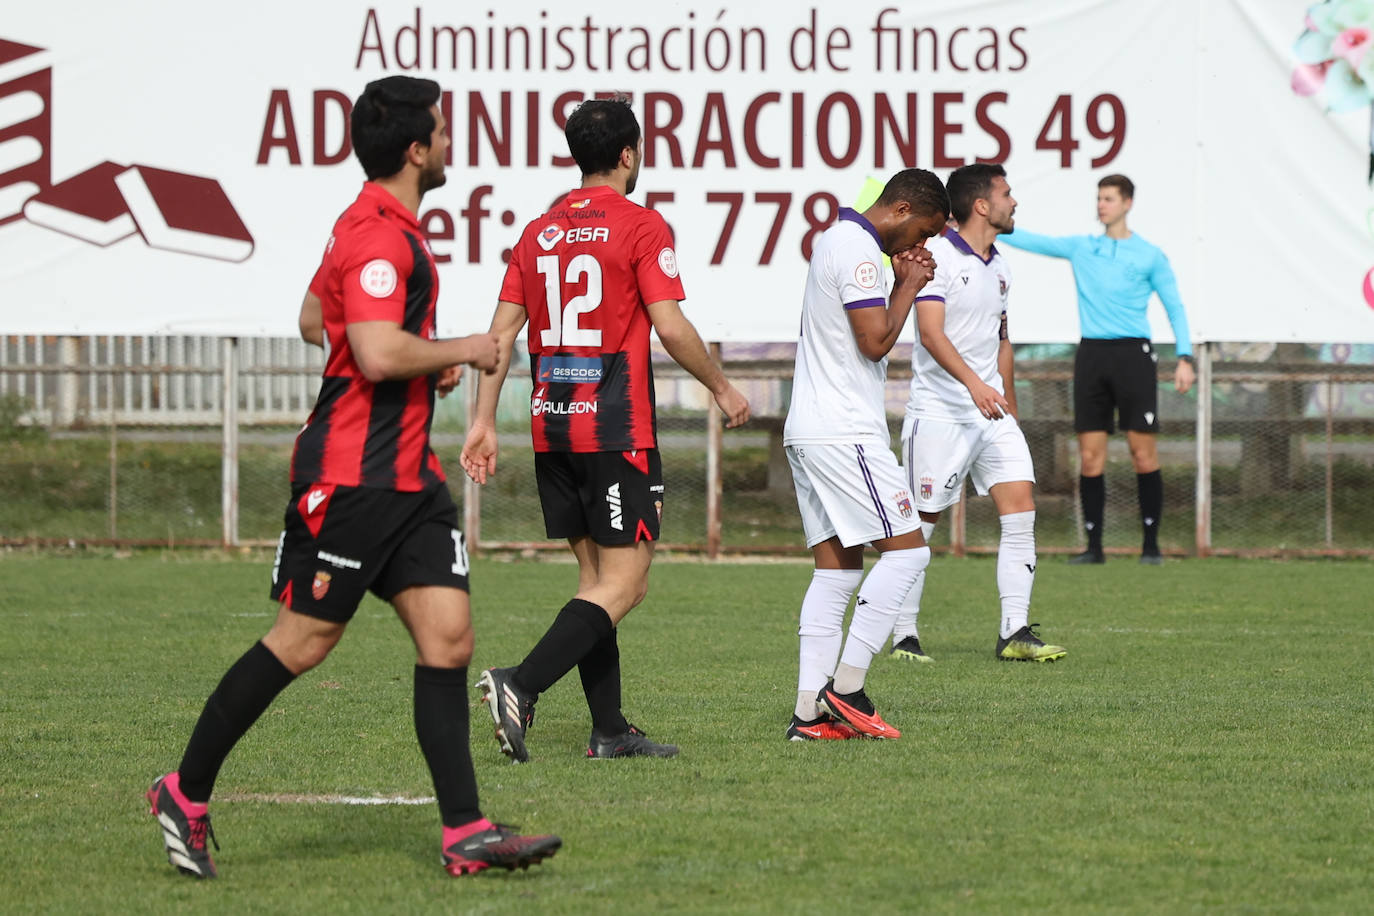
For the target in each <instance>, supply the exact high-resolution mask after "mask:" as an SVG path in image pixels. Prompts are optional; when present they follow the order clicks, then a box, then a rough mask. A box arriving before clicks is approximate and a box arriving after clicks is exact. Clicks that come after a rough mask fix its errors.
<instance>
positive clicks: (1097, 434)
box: [999, 175, 1196, 566]
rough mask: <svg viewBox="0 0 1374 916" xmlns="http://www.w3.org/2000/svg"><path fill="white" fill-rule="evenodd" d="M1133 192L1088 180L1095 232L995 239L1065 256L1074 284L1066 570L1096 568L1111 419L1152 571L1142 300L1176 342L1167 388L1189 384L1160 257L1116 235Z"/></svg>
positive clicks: (1152, 416)
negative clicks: (1074, 446) (1124, 449)
mask: <svg viewBox="0 0 1374 916" xmlns="http://www.w3.org/2000/svg"><path fill="white" fill-rule="evenodd" d="M1134 198H1135V185H1134V184H1132V183H1131V180H1130V179H1129V178H1127V177H1126V176H1125V175H1108V176H1107V177H1106V178H1103V179H1102V180H1101V181H1099V182H1098V183H1097V218H1098V220H1100V221H1101V223H1102V225H1103V226H1104V227H1105V228H1106V232H1104V233H1103V234H1102V235H1073V236H1066V237H1062V238H1052V237H1050V236H1045V235H1036V234H1035V233H1033V232H1026V231H1024V230H1022V229H1017V230H1016V231H1015V232H1014V233H1009V234H1007V235H1003V236H1002V237H1001V238H1000V239H999V241H1000V242H1002V243H1003V244H1006V245H1010V246H1012V247H1015V248H1021V249H1024V250H1026V251H1033V252H1035V253H1036V254H1045V255H1049V256H1050V257H1055V258H1067V259H1068V261H1069V263H1070V264H1071V265H1073V279H1074V283H1075V285H1077V287H1078V323H1079V326H1080V328H1081V329H1082V334H1083V340H1082V341H1081V342H1080V343H1079V346H1078V355H1077V356H1076V357H1075V359H1074V365H1073V427H1074V430H1075V431H1076V432H1077V433H1078V455H1079V462H1080V464H1081V468H1080V471H1079V473H1080V474H1081V476H1080V477H1079V499H1080V500H1081V501H1082V505H1083V527H1084V528H1085V529H1086V531H1087V534H1088V549H1087V550H1086V551H1084V552H1083V553H1081V554H1078V555H1076V556H1074V557H1073V558H1072V559H1070V560H1069V562H1070V563H1074V564H1083V563H1102V562H1104V557H1103V555H1102V513H1103V507H1104V505H1105V504H1106V501H1107V489H1106V486H1105V484H1104V481H1103V477H1102V473H1103V469H1104V467H1105V465H1106V461H1107V436H1108V435H1109V434H1111V433H1112V432H1113V431H1114V430H1115V428H1116V425H1115V423H1114V422H1113V416H1112V412H1113V411H1115V412H1116V414H1117V416H1118V417H1119V422H1120V424H1121V428H1122V429H1124V430H1125V431H1126V441H1127V442H1128V443H1129V444H1130V447H1131V461H1132V462H1133V463H1134V464H1135V473H1136V491H1137V493H1138V494H1139V497H1140V523H1141V527H1142V528H1143V529H1144V536H1143V540H1142V543H1141V549H1140V562H1141V563H1145V564H1148V565H1152V566H1157V565H1159V564H1160V563H1162V562H1163V559H1162V557H1161V556H1160V553H1159V517H1160V515H1161V514H1162V512H1163V510H1164V483H1163V480H1162V478H1161V477H1160V474H1159V448H1158V443H1157V442H1156V436H1158V434H1159V411H1158V393H1159V392H1158V385H1157V383H1156V372H1155V364H1156V363H1157V362H1158V361H1159V354H1158V353H1156V352H1155V349H1154V347H1153V346H1152V345H1151V344H1150V322H1149V319H1148V318H1147V317H1146V313H1145V310H1146V307H1147V306H1148V305H1149V303H1150V293H1152V292H1154V293H1158V294H1159V299H1160V301H1161V302H1163V303H1164V311H1165V312H1167V313H1168V315H1169V324H1170V325H1171V326H1172V327H1173V329H1174V339H1175V340H1176V341H1177V342H1178V344H1177V351H1178V366H1177V368H1175V369H1174V388H1175V389H1176V390H1177V391H1179V392H1180V393H1182V392H1186V391H1187V390H1188V389H1189V388H1191V387H1193V381H1194V379H1195V378H1196V374H1195V373H1194V371H1193V355H1192V354H1193V348H1192V343H1191V342H1190V339H1189V336H1188V316H1187V314H1185V313H1184V311H1183V300H1181V299H1180V298H1179V295H1178V283H1177V281H1176V280H1175V279H1174V271H1173V269H1172V268H1171V267H1170V266H1169V259H1168V258H1166V257H1165V256H1164V252H1163V251H1161V250H1160V249H1158V248H1156V247H1155V246H1154V245H1151V244H1150V243H1149V242H1147V241H1145V240H1144V239H1142V238H1141V237H1140V236H1138V235H1135V234H1134V233H1132V232H1131V230H1130V229H1128V228H1126V215H1127V214H1128V213H1130V212H1131V203H1132V201H1133V199H1134Z"/></svg>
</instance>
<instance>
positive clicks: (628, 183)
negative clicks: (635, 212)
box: [625, 157, 641, 195]
mask: <svg viewBox="0 0 1374 916" xmlns="http://www.w3.org/2000/svg"><path fill="white" fill-rule="evenodd" d="M640 161H641V160H640V159H639V158H638V157H635V167H634V169H633V171H631V172H630V177H628V178H626V179H625V194H626V195H630V194H633V193H634V190H635V185H636V184H638V183H639V163H640Z"/></svg>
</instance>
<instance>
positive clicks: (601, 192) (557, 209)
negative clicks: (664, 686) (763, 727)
mask: <svg viewBox="0 0 1374 916" xmlns="http://www.w3.org/2000/svg"><path fill="white" fill-rule="evenodd" d="M565 132H566V135H567V139H568V150H569V152H571V153H572V156H573V159H574V160H576V162H577V164H578V167H579V168H580V169H581V170H582V184H581V186H580V187H579V188H577V189H576V190H573V191H571V192H570V193H569V194H568V195H567V196H566V197H565V198H564V199H563V200H561V201H559V202H558V203H557V204H556V205H555V206H554V208H553V209H552V210H550V211H549V212H548V213H546V214H544V215H543V216H541V217H540V218H539V219H537V220H535V221H534V222H532V223H530V224H529V225H528V226H526V227H525V231H524V232H523V233H522V234H521V236H520V241H519V243H518V244H517V245H516V246H515V248H514V249H513V250H512V253H511V259H510V264H509V266H508V268H507V270H506V279H505V282H504V283H503V284H502V286H501V297H500V302H499V303H498V304H497V307H496V315H495V317H494V318H493V319H492V324H491V330H492V332H493V333H494V334H496V335H497V337H498V338H499V341H500V344H499V347H498V363H497V366H496V370H495V372H494V373H491V374H489V375H488V376H486V377H484V378H483V379H482V380H481V384H480V385H479V387H478V389H477V392H478V393H477V410H476V414H475V416H474V417H473V420H472V425H471V426H470V428H469V429H468V435H467V441H466V443H465V444H464V446H463V453H462V462H463V469H464V470H465V471H467V473H468V476H470V477H471V478H472V479H473V480H475V481H477V482H478V483H485V482H486V479H487V476H488V475H490V474H492V473H494V472H495V470H496V456H497V440H496V404H497V400H498V398H499V396H500V392H501V385H502V384H503V382H504V381H505V377H506V373H507V371H508V369H509V367H510V359H511V349H512V347H513V345H514V343H515V338H516V335H518V334H519V333H520V329H521V328H522V327H524V326H525V324H526V323H527V322H528V324H529V336H528V340H529V352H530V372H531V374H532V376H533V384H534V390H533V392H532V395H531V397H530V421H531V427H532V432H533V435H534V451H535V479H536V482H537V484H538V487H539V499H540V503H541V504H542V506H543V510H544V527H545V531H547V533H548V536H549V537H551V538H567V539H568V543H569V545H570V546H571V547H572V551H573V554H574V556H576V557H577V562H578V569H579V574H578V590H577V595H576V596H575V597H574V598H573V599H572V600H571V601H569V602H568V603H567V604H566V605H565V606H564V607H563V609H562V610H561V611H560V612H559V613H558V616H557V617H556V618H555V619H554V622H553V625H552V626H551V627H550V628H549V630H548V632H546V633H545V634H544V636H543V638H542V639H540V641H539V642H538V643H537V644H536V645H535V647H534V648H533V649H532V650H531V651H530V653H529V655H527V656H526V657H525V660H524V661H523V662H521V663H520V665H519V666H517V667H514V668H493V669H491V670H489V671H487V672H485V673H484V674H483V675H482V678H481V680H480V681H479V682H478V683H479V686H481V687H482V689H483V691H484V692H485V693H486V697H485V700H486V701H487V702H488V703H490V704H491V705H490V709H491V713H492V717H493V719H494V720H495V722H496V735H497V739H498V741H499V742H500V743H501V749H502V751H503V752H505V753H506V754H507V755H508V756H509V757H511V758H512V759H513V760H516V761H520V762H523V761H525V760H527V759H529V755H528V753H527V752H526V749H525V740H524V736H525V729H526V727H527V726H528V725H529V721H530V717H531V715H532V714H533V709H534V702H535V700H536V699H538V697H539V694H541V693H543V692H544V691H545V690H547V689H548V688H549V687H551V686H553V684H554V683H555V682H557V681H558V680H559V679H560V678H562V677H563V675H565V674H567V673H568V672H569V671H571V670H572V669H573V668H574V667H576V668H578V672H579V674H580V675H581V679H582V688H583V692H584V693H585V694H586V697H587V706H588V707H589V709H590V710H591V715H592V735H591V740H590V741H589V742H588V747H587V756H589V757H629V756H640V755H648V756H657V757H670V756H672V755H673V754H676V753H677V748H676V747H675V746H674V745H671V744H659V743H657V742H654V741H650V740H649V739H648V738H647V737H645V735H644V734H643V733H642V732H640V731H639V730H638V729H637V728H635V727H634V726H632V725H630V723H629V722H627V721H626V720H625V717H624V715H623V714H622V712H621V709H620V650H619V648H618V647H617V645H616V635H615V628H616V626H617V625H618V624H619V623H620V621H621V620H622V619H623V618H624V617H625V615H626V614H628V613H629V612H630V610H631V609H632V608H633V607H634V606H635V605H637V604H638V603H639V602H640V601H641V600H643V598H644V594H645V592H646V591H647V590H648V587H649V564H650V562H651V561H652V559H653V555H654V543H655V542H656V541H657V540H658V536H659V519H660V515H661V512H662V507H663V468H662V465H661V463H660V461H659V454H658V441H657V438H656V436H657V424H656V421H655V418H654V380H653V373H652V371H651V367H650V363H649V331H650V329H651V328H652V329H653V330H655V331H657V332H658V337H659V340H660V341H662V343H663V346H664V349H666V350H667V351H668V354H669V355H670V356H672V357H673V359H675V360H676V361H677V362H678V364H679V365H681V366H682V367H683V368H684V369H686V370H687V371H688V372H689V373H691V374H692V375H693V376H694V377H695V378H696V379H697V380H698V381H700V382H701V383H702V384H703V385H705V386H706V387H707V388H709V389H710V391H711V393H712V395H714V397H715V401H716V404H717V405H719V407H720V409H721V410H722V411H723V412H724V414H725V416H726V418H727V424H726V425H728V426H731V427H735V426H739V425H741V424H743V423H745V422H746V421H747V420H748V419H749V403H748V401H746V400H745V398H744V396H743V395H741V394H740V393H739V391H738V390H736V389H735V387H734V386H733V385H731V384H730V382H729V381H727V380H726V378H725V375H724V374H723V373H722V372H721V370H720V367H719V366H718V365H716V363H715V361H714V360H712V359H711V357H710V355H709V354H708V353H707V351H706V347H705V345H704V344H703V343H702V341H701V337H700V336H699V335H698V334H697V331H696V328H695V327H693V326H692V323H691V322H690V321H688V320H687V318H686V317H685V316H684V315H683V314H682V310H681V308H679V305H678V303H679V301H680V300H681V299H682V298H683V290H682V281H681V280H680V279H679V277H678V265H677V255H676V253H675V252H674V250H673V239H672V235H671V233H670V232H669V230H668V225H667V224H666V223H665V222H664V221H663V218H662V217H661V216H659V215H658V214H657V213H655V212H654V211H652V210H646V209H645V208H643V207H640V206H638V205H637V204H634V203H631V202H630V201H629V200H628V199H626V195H627V194H629V193H630V192H632V191H633V190H634V187H635V180H636V178H637V177H638V175H639V163H640V156H641V152H642V141H641V137H640V131H639V122H638V121H636V120H635V116H634V113H633V112H632V111H631V110H630V106H629V104H628V103H627V102H626V101H625V100H623V99H597V100H591V101H587V102H583V103H582V104H581V105H579V106H578V108H577V110H576V111H574V112H573V114H572V115H571V116H570V117H569V118H568V123H567V127H566V131H565Z"/></svg>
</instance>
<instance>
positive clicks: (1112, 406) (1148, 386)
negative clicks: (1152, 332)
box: [1073, 337, 1159, 433]
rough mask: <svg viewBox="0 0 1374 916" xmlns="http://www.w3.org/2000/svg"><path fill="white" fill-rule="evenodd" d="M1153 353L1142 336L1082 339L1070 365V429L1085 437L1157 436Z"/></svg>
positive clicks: (1157, 415)
mask: <svg viewBox="0 0 1374 916" xmlns="http://www.w3.org/2000/svg"><path fill="white" fill-rule="evenodd" d="M1158 362H1159V354H1158V353H1157V352H1155V348H1154V347H1153V346H1152V345H1151V344H1150V342H1149V341H1148V340H1146V339H1145V338H1143V337H1121V338H1113V339H1111V340H1102V339H1095V338H1089V337H1085V338H1083V340H1081V341H1080V342H1079V344H1078V354H1077V355H1076V356H1075V357H1074V361H1073V428H1074V430H1075V431H1076V432H1080V433H1089V432H1098V431H1106V432H1108V433H1111V432H1115V431H1116V424H1115V423H1114V422H1113V416H1112V413H1113V411H1115V412H1116V414H1117V416H1118V417H1119V418H1120V423H1121V428H1122V429H1124V430H1131V431H1133V432H1141V433H1158V432H1159V382H1158V380H1157V377H1156V365H1157V364H1158Z"/></svg>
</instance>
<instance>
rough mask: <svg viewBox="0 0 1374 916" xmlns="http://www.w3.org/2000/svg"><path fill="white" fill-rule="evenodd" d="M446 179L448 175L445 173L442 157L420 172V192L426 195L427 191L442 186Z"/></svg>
mask: <svg viewBox="0 0 1374 916" xmlns="http://www.w3.org/2000/svg"><path fill="white" fill-rule="evenodd" d="M446 181H448V176H447V175H445V174H444V160H442V159H440V160H439V161H438V162H437V163H434V165H432V166H428V167H426V168H425V170H424V171H423V172H421V173H420V194H421V195H424V193H425V192H426V191H432V190H434V189H435V188H442V187H443V186H444V182H446Z"/></svg>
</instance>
